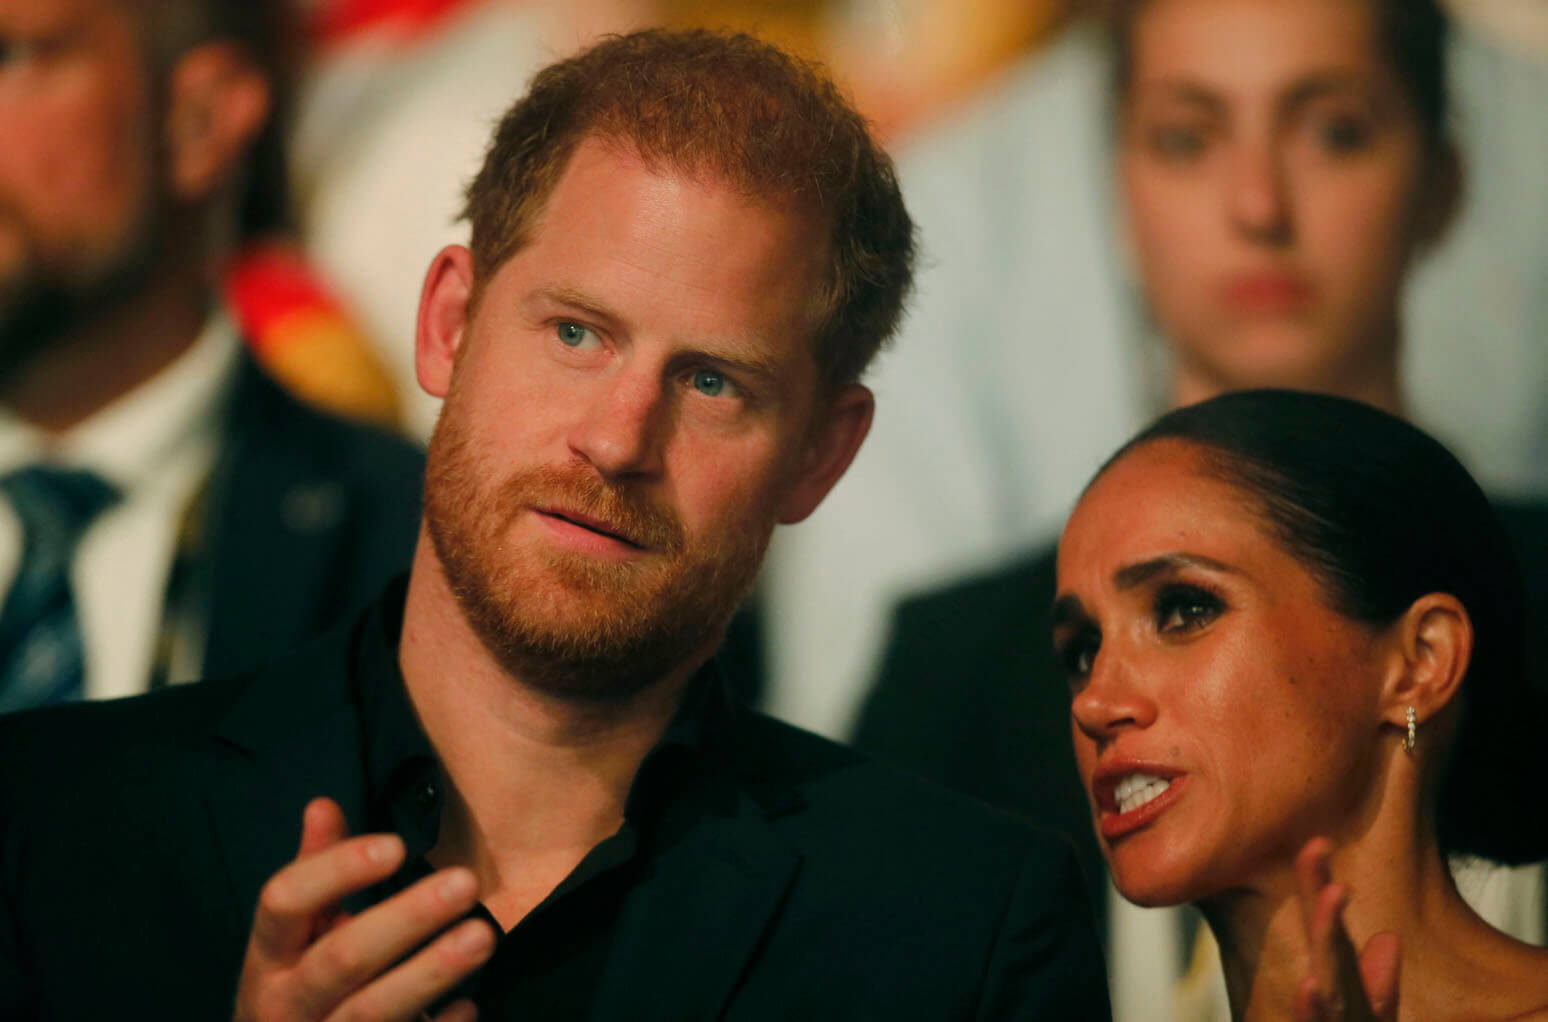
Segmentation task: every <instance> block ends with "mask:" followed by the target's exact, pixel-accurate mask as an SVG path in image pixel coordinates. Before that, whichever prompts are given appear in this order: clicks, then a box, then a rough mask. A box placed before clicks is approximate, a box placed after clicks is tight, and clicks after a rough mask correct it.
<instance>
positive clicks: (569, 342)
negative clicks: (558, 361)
mask: <svg viewBox="0 0 1548 1022" xmlns="http://www.w3.org/2000/svg"><path fill="white" fill-rule="evenodd" d="M554 330H555V333H556V334H557V335H558V337H559V343H560V344H563V345H564V346H565V347H567V348H589V347H595V346H596V345H597V344H598V343H599V340H600V339H599V338H598V337H597V334H596V331H594V330H592V329H591V328H590V327H584V326H581V325H580V324H579V323H571V322H569V321H568V320H566V321H564V322H562V323H560V324H559V325H558V326H557V327H555V328H554Z"/></svg>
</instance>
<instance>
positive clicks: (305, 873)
mask: <svg viewBox="0 0 1548 1022" xmlns="http://www.w3.org/2000/svg"><path fill="white" fill-rule="evenodd" d="M403 854H404V852H403V841H402V839H401V838H399V837H398V836H397V835H395V834H371V835H367V836H364V837H356V838H349V839H347V840H344V841H341V842H339V843H337V844H334V845H331V846H329V847H326V848H324V849H322V850H321V851H318V852H314V853H312V854H311V855H308V856H305V857H304V858H298V859H297V860H296V861H294V862H292V863H291V864H290V865H288V866H286V867H285V868H284V869H281V870H280V871H279V872H278V873H276V874H274V875H273V876H272V877H270V878H269V882H268V883H266V884H264V885H263V890H262V891H260V892H259V894H258V909H257V911H256V913H255V914H254V915H253V940H252V950H254V951H256V952H258V953H259V954H261V955H262V956H264V957H266V958H268V959H270V960H278V961H286V960H288V959H291V958H294V957H295V956H297V955H299V954H300V953H301V952H302V951H304V950H305V949H306V946H307V944H308V943H310V942H311V940H312V938H313V936H314V934H315V931H316V929H317V921H318V918H319V917H320V916H322V915H323V914H324V913H326V912H329V911H331V910H332V909H333V908H334V907H335V906H336V905H338V903H339V902H340V901H341V900H343V899H344V898H345V897H346V896H348V895H350V894H353V893H354V892H355V891H359V890H363V889H364V888H367V887H369V886H371V885H372V884H374V883H376V882H378V881H380V880H383V879H385V878H387V877H388V876H390V875H392V872H393V870H395V869H397V868H398V866H399V864H400V863H402V862H403Z"/></svg>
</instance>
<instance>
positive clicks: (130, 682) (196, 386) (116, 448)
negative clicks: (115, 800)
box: [0, 315, 241, 699]
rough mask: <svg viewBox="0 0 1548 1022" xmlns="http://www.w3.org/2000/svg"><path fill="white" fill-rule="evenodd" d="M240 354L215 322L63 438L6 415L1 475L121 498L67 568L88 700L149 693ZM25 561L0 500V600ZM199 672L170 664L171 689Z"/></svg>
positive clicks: (221, 322)
mask: <svg viewBox="0 0 1548 1022" xmlns="http://www.w3.org/2000/svg"><path fill="white" fill-rule="evenodd" d="M240 346H241V342H240V340H239V339H238V337H237V335H236V331H235V329H234V328H233V327H232V325H231V323H230V322H229V321H228V320H227V319H226V318H225V317H224V316H221V315H216V316H214V317H212V318H211V320H210V322H209V323H208V324H207V325H206V327H205V329H204V331H203V332H202V333H201V334H200V336H199V339H198V340H197V341H196V342H195V343H194V345H193V346H192V347H191V348H189V350H188V351H186V352H184V353H183V354H182V355H180V356H179V357H178V358H177V360H176V361H175V362H173V363H172V364H171V365H170V366H168V367H167V368H165V369H164V370H162V371H161V372H160V373H158V374H156V376H154V377H153V378H151V379H150V380H147V381H146V382H145V383H143V384H141V385H140V386H139V387H136V388H135V389H134V390H132V391H130V392H129V393H128V394H125V395H123V396H122V397H120V398H118V399H117V400H115V401H114V402H113V403H112V404H110V405H109V406H108V407H106V408H103V409H102V410H101V411H99V412H97V413H96V414H95V415H93V416H92V417H91V418H90V419H88V420H86V421H85V422H82V423H80V424H79V425H77V426H75V427H73V428H71V429H69V430H67V431H66V432H64V433H62V434H58V435H50V434H47V433H45V432H43V431H42V430H39V429H38V428H36V427H35V426H32V425H30V424H29V423H27V422H25V421H23V420H21V419H20V418H18V417H17V416H15V415H14V414H12V413H11V412H10V411H9V410H7V409H4V408H0V475H3V474H5V473H9V472H12V471H14V470H16V469H19V468H23V467H25V466H27V465H32V464H37V463H40V462H46V463H48V464H52V465H57V466H60V467H66V468H82V469H89V470H91V471H94V472H96V473H97V474H98V475H100V476H101V477H102V478H103V479H105V480H107V481H108V482H109V483H112V484H113V485H114V486H116V487H117V488H118V490H119V492H120V494H121V495H122V498H121V499H120V500H119V501H118V502H117V503H116V504H114V505H112V506H111V507H109V508H108V509H107V510H106V511H104V512H103V513H102V514H101V515H99V516H98V517H97V518H96V519H95V520H93V521H92V523H91V524H90V525H89V526H88V527H87V529H86V531H85V533H84V534H83V535H82V537H81V541H80V546H79V547H78V548H77V550H76V555H75V561H74V564H73V565H72V566H71V571H70V581H71V584H72V587H73V591H74V593H75V602H76V614H77V616H78V620H79V623H80V628H81V637H82V641H83V643H84V645H85V647H86V648H85V654H86V671H85V675H86V676H85V682H86V695H87V697H88V698H91V699H103V698H110V697H113V696H124V695H132V694H134V693H137V692H143V691H144V690H145V688H146V686H147V684H148V681H149V677H150V671H151V667H152V664H153V662H154V659H155V655H156V643H157V640H158V638H159V636H160V632H161V620H162V611H163V609H164V598H165V591H166V585H167V575H168V571H169V569H170V568H171V564H172V558H173V555H174V553H175V552H176V546H177V537H178V531H179V528H180V526H181V524H182V519H183V513H184V510H185V509H186V508H187V506H188V503H189V501H190V500H191V499H192V497H193V495H194V494H195V492H196V491H197V490H198V488H199V487H200V486H201V485H202V484H203V482H204V480H205V478H206V477H207V476H208V475H209V471H210V468H211V466H212V465H213V464H214V460H215V452H216V448H217V446H218V443H219V437H220V417H221V413H222V410H223V408H224V405H225V401H226V399H227V398H228V396H229V392H230V387H231V383H232V382H233V379H234V375H235V370H236V367H237V364H238V359H239V350H240ZM21 552H22V529H21V522H20V520H19V519H18V518H17V516H16V512H15V511H14V510H13V509H12V507H11V505H10V504H9V502H7V501H4V500H0V592H6V593H8V592H9V591H10V587H11V583H12V582H13V581H14V579H15V577H16V571H17V567H18V565H19V563H20V559H21ZM188 654H189V657H188V658H189V659H192V660H194V661H196V660H197V655H198V651H194V650H190V651H188ZM197 671H198V664H197V662H185V663H174V665H173V670H172V680H174V681H187V680H190V679H191V677H193V676H194V675H196V673H197Z"/></svg>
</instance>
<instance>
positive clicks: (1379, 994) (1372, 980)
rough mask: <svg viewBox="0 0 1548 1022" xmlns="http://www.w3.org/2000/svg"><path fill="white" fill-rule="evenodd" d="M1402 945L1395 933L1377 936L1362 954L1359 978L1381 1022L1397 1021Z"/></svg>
mask: <svg viewBox="0 0 1548 1022" xmlns="http://www.w3.org/2000/svg"><path fill="white" fill-rule="evenodd" d="M1402 959H1403V946H1402V942H1401V941H1400V940H1399V939H1398V935H1397V934H1395V933H1378V934H1376V936H1374V937H1372V938H1371V939H1370V940H1368V941H1366V942H1365V950H1364V951H1362V952H1361V953H1360V979H1361V980H1362V981H1363V982H1364V984H1365V995H1366V997H1368V998H1369V999H1370V1002H1371V1011H1373V1012H1374V1013H1375V1015H1376V1017H1377V1018H1378V1019H1379V1020H1380V1022H1397V1007H1398V972H1399V969H1400V967H1401V965H1402Z"/></svg>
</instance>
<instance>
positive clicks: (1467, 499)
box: [1103, 390, 1548, 862]
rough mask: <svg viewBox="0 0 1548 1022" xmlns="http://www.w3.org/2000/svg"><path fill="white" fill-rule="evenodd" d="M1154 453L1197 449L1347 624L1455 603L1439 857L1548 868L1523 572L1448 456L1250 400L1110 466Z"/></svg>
mask: <svg viewBox="0 0 1548 1022" xmlns="http://www.w3.org/2000/svg"><path fill="white" fill-rule="evenodd" d="M1163 439H1171V440H1178V441H1182V442H1184V443H1187V444H1189V445H1191V446H1193V447H1194V448H1196V449H1197V451H1198V453H1199V455H1200V458H1201V464H1202V466H1203V470H1204V471H1205V472H1206V473H1208V474H1210V475H1212V476H1213V477H1215V478H1218V479H1220V480H1221V481H1223V482H1225V483H1228V484H1229V485H1231V486H1233V487H1235V488H1237V489H1238V490H1239V491H1240V492H1241V493H1242V494H1243V495H1244V496H1245V497H1247V498H1248V501H1249V504H1250V505H1251V506H1253V507H1254V508H1255V509H1256V510H1257V511H1258V512H1259V513H1260V514H1261V515H1262V517H1263V520H1264V522H1265V524H1266V526H1267V528H1268V531H1269V532H1270V534H1271V535H1273V536H1274V537H1275V538H1276V539H1278V541H1279V542H1280V543H1282V544H1283V546H1284V547H1285V549H1286V550H1287V551H1288V552H1289V553H1290V554H1291V555H1293V556H1294V557H1295V558H1296V559H1297V560H1298V561H1300V562H1301V564H1303V565H1304V566H1305V567H1306V569H1307V570H1308V571H1309V572H1310V573H1311V574H1312V576H1313V577H1314V578H1316V579H1317V580H1318V581H1319V582H1320V583H1321V585H1322V587H1323V589H1324V591H1325V593H1326V594H1327V598H1328V601H1329V604H1330V606H1332V607H1333V608H1334V609H1335V610H1337V611H1339V612H1340V613H1342V614H1344V615H1346V616H1347V617H1349V618H1351V619H1354V620H1358V621H1362V622H1365V623H1367V624H1369V625H1371V626H1373V627H1381V626H1384V625H1387V624H1390V623H1392V622H1394V621H1396V620H1397V619H1398V618H1399V617H1401V616H1402V615H1403V613H1404V612H1406V611H1407V610H1408V608H1409V607H1410V606H1412V604H1413V603H1414V601H1415V600H1417V599H1418V598H1419V597H1421V596H1424V595H1426V594H1427V593H1449V594H1451V595H1452V596H1454V597H1456V599H1457V600H1459V601H1460V602H1461V603H1462V605H1463V607H1465V608H1466V610H1467V614H1468V617H1469V619H1470V620H1471V622H1472V626H1473V633H1474V642H1473V654H1472V659H1471V661H1470V663H1469V665H1468V669H1467V674H1466V676H1465V678H1464V679H1463V683H1462V686H1461V689H1460V695H1459V697H1458V698H1459V699H1460V700H1461V705H1460V709H1461V714H1460V718H1459V721H1458V726H1457V729H1456V735H1455V739H1454V741H1453V743H1452V747H1451V750H1450V755H1449V756H1448V758H1447V762H1446V763H1445V765H1444V767H1443V769H1442V771H1441V777H1440V790H1439V792H1438V797H1437V800H1436V812H1437V826H1438V830H1439V835H1440V841H1441V846H1442V848H1443V849H1445V850H1446V851H1448V852H1455V853H1465V854H1474V855H1481V856H1484V857H1487V858H1490V859H1495V860H1497V861H1501V862H1527V861H1532V860H1534V859H1538V858H1541V857H1543V856H1544V855H1545V854H1548V814H1544V813H1538V812H1533V811H1532V810H1531V808H1530V807H1531V806H1533V805H1535V804H1536V802H1535V800H1534V799H1533V798H1532V797H1531V794H1530V793H1531V791H1532V788H1533V787H1534V786H1535V785H1534V784H1532V783H1531V782H1530V779H1531V778H1533V777H1534V776H1535V775H1536V773H1537V771H1538V767H1539V765H1540V761H1539V758H1538V754H1537V751H1536V749H1535V745H1534V739H1535V738H1536V734H1535V732H1536V730H1537V729H1538V728H1539V727H1540V726H1541V725H1542V724H1543V723H1544V707H1543V699H1542V696H1541V694H1540V693H1541V691H1542V689H1541V686H1534V685H1531V684H1529V683H1528V680H1527V678H1526V676H1525V664H1524V654H1525V630H1524V624H1523V603H1524V595H1523V590H1522V583H1521V577H1520V570H1519V568H1518V567H1517V564H1516V557H1515V554H1514V552H1513V548H1512V546H1511V544H1510V540H1509V539H1508V537H1507V535H1506V533H1505V531H1504V529H1503V527H1502V526H1501V524H1500V522H1499V519H1498V518H1497V516H1496V515H1495V513H1494V510H1493V508H1492V507H1491V506H1490V504H1489V501H1488V499H1487V498H1486V497H1485V496H1484V494H1483V491H1482V490H1480V489H1479V487H1478V484H1477V483H1476V482H1474V481H1473V478H1472V477H1471V476H1470V475H1469V474H1468V473H1467V470H1466V469H1464V468H1463V467H1462V465H1461V463H1460V462H1458V461H1457V459H1456V458H1455V457H1453V456H1452V454H1451V452H1449V451H1448V450H1446V448H1445V447H1443V446H1442V445H1441V444H1440V443H1438V442H1437V441H1436V440H1434V439H1433V438H1431V437H1430V436H1428V435H1427V434H1425V433H1424V432H1423V431H1421V430H1419V429H1417V428H1415V427H1414V426H1411V425H1409V424H1408V423H1407V422H1404V421H1403V420H1402V419H1399V418H1397V417H1396V416H1393V415H1389V414H1387V413H1386V412H1383V411H1380V410H1378V409H1375V408H1372V407H1371V406H1369V405H1365V404H1362V403H1360V402H1357V401H1351V400H1348V399H1345V398H1339V397H1332V396H1328V395H1323V394H1309V393H1301V392H1297V391H1287V390H1250V391H1238V392H1235V393H1230V394H1225V395H1222V396H1220V397H1216V398H1213V399H1211V400H1208V401H1204V402H1201V403H1199V404H1195V405H1189V406H1187V407H1183V408H1179V409H1176V410H1174V411H1172V412H1169V413H1167V414H1166V415H1164V416H1162V417H1161V418H1160V419H1158V420H1157V421H1156V422H1155V423H1153V424H1152V425H1151V426H1150V427H1149V428H1147V429H1146V430H1144V431H1143V432H1141V433H1140V434H1139V435H1138V436H1136V437H1135V438H1134V439H1133V440H1131V441H1129V443H1128V444H1126V445H1125V446H1124V447H1123V448H1122V449H1121V450H1120V451H1119V452H1118V453H1117V454H1115V455H1114V456H1113V457H1112V459H1110V460H1109V461H1108V463H1107V464H1108V465H1112V464H1113V463H1114V462H1116V461H1118V460H1119V459H1121V458H1122V457H1124V455H1125V454H1127V453H1128V452H1130V451H1132V450H1134V449H1135V448H1137V447H1141V446H1144V445H1146V444H1150V443H1153V442H1155V441H1158V440H1163ZM1103 470H1104V471H1105V470H1106V466H1104V469H1103Z"/></svg>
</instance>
